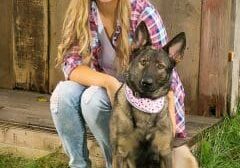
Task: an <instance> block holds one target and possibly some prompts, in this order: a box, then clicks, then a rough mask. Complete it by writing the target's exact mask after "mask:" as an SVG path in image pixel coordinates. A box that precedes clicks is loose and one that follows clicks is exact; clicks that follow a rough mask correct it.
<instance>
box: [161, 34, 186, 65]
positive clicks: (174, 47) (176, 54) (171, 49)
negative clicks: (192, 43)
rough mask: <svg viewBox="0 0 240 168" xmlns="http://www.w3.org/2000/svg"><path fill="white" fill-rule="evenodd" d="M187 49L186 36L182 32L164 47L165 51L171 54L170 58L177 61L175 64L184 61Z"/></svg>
mask: <svg viewBox="0 0 240 168" xmlns="http://www.w3.org/2000/svg"><path fill="white" fill-rule="evenodd" d="M185 48H186V35H185V33H184V32H181V33H179V34H178V35H176V36H175V37H174V38H173V39H172V40H171V41H169V42H168V43H167V44H166V45H165V46H164V47H163V50H164V51H166V52H167V53H168V54H169V57H171V58H172V59H174V60H175V63H177V62H178V61H180V60H181V59H182V57H183V54H184V50H185Z"/></svg>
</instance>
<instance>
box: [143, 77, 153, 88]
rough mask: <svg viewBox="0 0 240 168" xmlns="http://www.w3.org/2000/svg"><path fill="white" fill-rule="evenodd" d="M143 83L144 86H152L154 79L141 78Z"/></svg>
mask: <svg viewBox="0 0 240 168" xmlns="http://www.w3.org/2000/svg"><path fill="white" fill-rule="evenodd" d="M141 84H142V86H144V87H151V86H152V84H153V79H152V78H143V79H142V80H141Z"/></svg>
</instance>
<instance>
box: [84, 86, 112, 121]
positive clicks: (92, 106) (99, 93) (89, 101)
mask: <svg viewBox="0 0 240 168" xmlns="http://www.w3.org/2000/svg"><path fill="white" fill-rule="evenodd" d="M81 108H82V113H83V116H84V117H88V116H90V117H91V115H92V114H93V115H97V113H98V112H100V111H105V112H107V113H108V112H110V110H111V104H110V100H109V98H108V95H107V92H106V90H105V89H104V88H102V87H98V86H91V87H89V88H87V89H86V90H85V91H84V92H83V94H82V97H81Z"/></svg>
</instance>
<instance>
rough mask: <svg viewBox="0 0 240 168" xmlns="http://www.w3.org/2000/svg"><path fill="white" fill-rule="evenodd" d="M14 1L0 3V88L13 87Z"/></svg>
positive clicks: (5, 0)
mask: <svg viewBox="0 0 240 168" xmlns="http://www.w3.org/2000/svg"><path fill="white" fill-rule="evenodd" d="M12 8H13V5H12V1H9V0H4V1H1V3H0V16H1V19H0V25H1V27H0V37H1V40H0V52H1V54H0V60H1V61H0V88H6V89H12V88H13V82H14V77H13V72H12V71H13V67H12V65H13V63H12V54H13V53H12V12H13V9H12Z"/></svg>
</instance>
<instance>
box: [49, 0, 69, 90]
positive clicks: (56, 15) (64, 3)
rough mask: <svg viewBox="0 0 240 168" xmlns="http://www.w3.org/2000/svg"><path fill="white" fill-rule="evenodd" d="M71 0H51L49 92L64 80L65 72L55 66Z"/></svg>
mask: <svg viewBox="0 0 240 168" xmlns="http://www.w3.org/2000/svg"><path fill="white" fill-rule="evenodd" d="M68 4H69V0H50V1H49V11H50V13H49V15H50V16H49V17H50V25H49V28H50V30H49V32H50V36H49V37H50V41H49V49H50V51H49V92H52V91H53V89H54V88H55V86H56V84H57V83H58V82H59V81H60V80H64V77H63V72H62V71H61V69H60V68H57V69H56V68H54V67H55V63H56V62H55V59H56V57H57V47H58V45H59V44H60V41H61V33H62V25H63V20H64V17H65V12H66V10H67V7H68ZM59 11H61V12H59Z"/></svg>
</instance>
